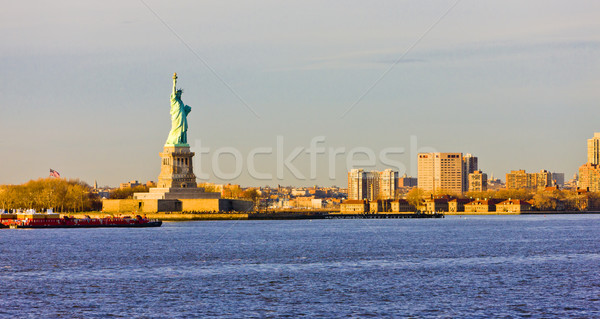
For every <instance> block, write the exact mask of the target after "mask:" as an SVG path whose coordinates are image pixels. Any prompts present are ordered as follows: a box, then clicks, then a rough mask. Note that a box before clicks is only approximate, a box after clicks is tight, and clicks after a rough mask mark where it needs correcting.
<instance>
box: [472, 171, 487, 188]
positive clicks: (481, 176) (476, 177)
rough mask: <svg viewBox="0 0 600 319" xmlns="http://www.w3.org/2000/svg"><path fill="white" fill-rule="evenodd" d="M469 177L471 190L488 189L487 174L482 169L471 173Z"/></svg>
mask: <svg viewBox="0 0 600 319" xmlns="http://www.w3.org/2000/svg"><path fill="white" fill-rule="evenodd" d="M468 176H469V178H468V191H469V192H485V191H487V174H486V173H484V172H482V171H479V170H477V171H474V172H473V173H470V174H469V175H468Z"/></svg>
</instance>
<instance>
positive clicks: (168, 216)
mask: <svg viewBox="0 0 600 319" xmlns="http://www.w3.org/2000/svg"><path fill="white" fill-rule="evenodd" d="M136 215H137V213H132V214H123V213H97V212H96V213H76V214H61V217H63V216H73V217H75V218H85V216H90V218H104V217H106V216H112V217H123V216H131V217H135V216H136ZM139 215H141V216H145V217H146V218H149V219H160V220H162V221H192V220H237V219H248V214H247V213H214V214H209V213H180V212H175V213H146V214H143V213H142V214H139Z"/></svg>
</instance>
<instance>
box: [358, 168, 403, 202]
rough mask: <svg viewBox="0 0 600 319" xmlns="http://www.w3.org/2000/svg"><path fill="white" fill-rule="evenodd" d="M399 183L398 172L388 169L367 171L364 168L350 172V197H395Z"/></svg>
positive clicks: (369, 198)
mask: <svg viewBox="0 0 600 319" xmlns="http://www.w3.org/2000/svg"><path fill="white" fill-rule="evenodd" d="M397 185H398V172H396V171H393V170H391V169H386V170H384V171H382V172H378V171H371V172H367V171H365V170H363V169H362V168H359V169H352V170H350V172H348V199H356V200H363V199H366V200H377V199H394V198H395V196H396V189H397Z"/></svg>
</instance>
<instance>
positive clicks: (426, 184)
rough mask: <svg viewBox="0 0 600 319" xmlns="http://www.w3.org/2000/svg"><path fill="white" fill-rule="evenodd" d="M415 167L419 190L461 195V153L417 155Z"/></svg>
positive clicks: (462, 178)
mask: <svg viewBox="0 0 600 319" xmlns="http://www.w3.org/2000/svg"><path fill="white" fill-rule="evenodd" d="M417 165H418V178H417V183H418V187H419V188H421V189H423V190H425V191H431V192H435V191H438V190H442V191H449V192H453V193H462V191H463V180H464V177H463V156H462V153H419V158H418V162H417Z"/></svg>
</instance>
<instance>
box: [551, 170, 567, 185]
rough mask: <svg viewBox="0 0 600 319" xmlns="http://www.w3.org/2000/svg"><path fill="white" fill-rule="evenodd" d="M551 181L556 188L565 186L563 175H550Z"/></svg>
mask: <svg viewBox="0 0 600 319" xmlns="http://www.w3.org/2000/svg"><path fill="white" fill-rule="evenodd" d="M552 181H553V182H554V184H555V185H557V186H560V187H562V186H564V185H565V173H552Z"/></svg>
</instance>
